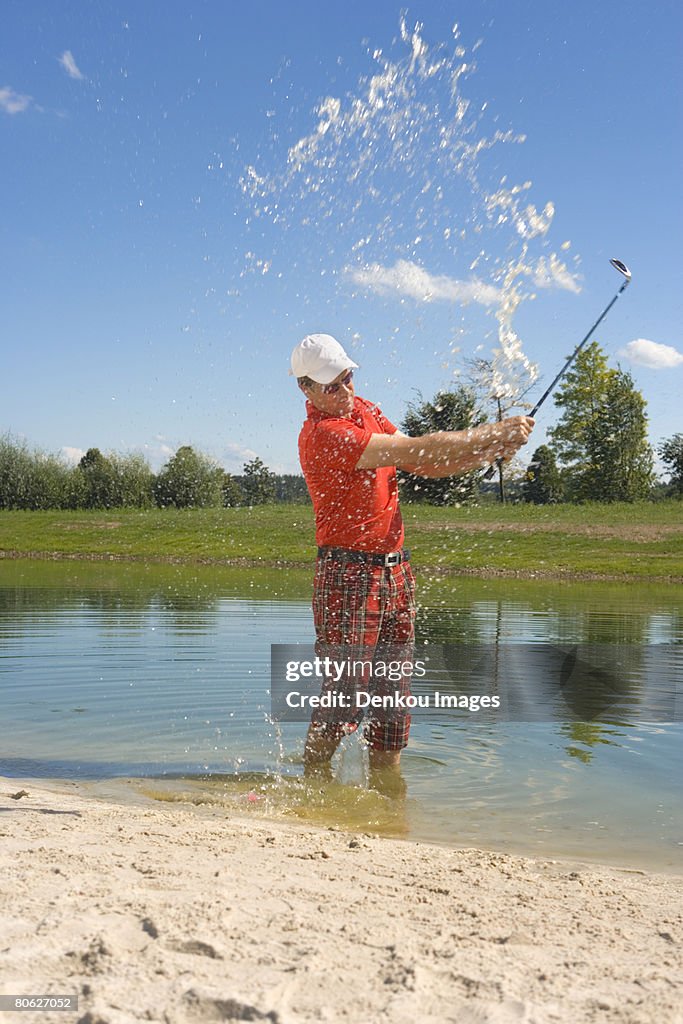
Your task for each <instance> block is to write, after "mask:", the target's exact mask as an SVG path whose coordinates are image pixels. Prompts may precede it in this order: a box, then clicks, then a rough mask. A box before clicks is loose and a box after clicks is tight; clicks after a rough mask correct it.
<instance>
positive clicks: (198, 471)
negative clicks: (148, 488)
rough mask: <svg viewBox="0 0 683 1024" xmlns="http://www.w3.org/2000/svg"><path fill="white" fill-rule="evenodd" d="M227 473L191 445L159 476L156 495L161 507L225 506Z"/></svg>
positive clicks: (164, 468)
mask: <svg viewBox="0 0 683 1024" xmlns="http://www.w3.org/2000/svg"><path fill="white" fill-rule="evenodd" d="M223 475H224V474H223V470H222V469H221V468H220V466H218V465H217V464H216V463H215V462H213V460H212V459H209V458H208V457H207V456H206V455H202V454H201V453H199V452H196V451H195V450H194V449H193V448H191V447H190V445H184V446H183V447H182V448H179V449H178V451H177V452H176V453H175V455H173V456H172V457H171V458H170V459H169V460H168V462H167V463H166V465H165V466H164V467H163V469H162V470H161V472H160V473H159V475H158V477H157V479H156V481H155V485H154V495H155V498H156V502H157V504H158V505H161V506H162V507H165V506H167V505H174V506H175V507H176V508H208V507H210V506H220V505H222V503H223Z"/></svg>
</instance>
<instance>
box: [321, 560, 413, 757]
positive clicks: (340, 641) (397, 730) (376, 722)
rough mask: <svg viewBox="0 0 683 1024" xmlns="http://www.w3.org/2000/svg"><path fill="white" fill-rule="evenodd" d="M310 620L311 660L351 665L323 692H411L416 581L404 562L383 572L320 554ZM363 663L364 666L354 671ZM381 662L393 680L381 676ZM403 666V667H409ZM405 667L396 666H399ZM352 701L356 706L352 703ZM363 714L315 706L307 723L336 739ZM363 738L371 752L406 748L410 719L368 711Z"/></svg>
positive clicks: (395, 712)
mask: <svg viewBox="0 0 683 1024" xmlns="http://www.w3.org/2000/svg"><path fill="white" fill-rule="evenodd" d="M313 621H314V624H315V632H316V655H317V656H318V657H320V658H324V657H331V658H333V659H334V660H335V661H336V662H337V663H338V664H339V663H341V662H342V661H344V662H346V660H347V659H349V661H351V662H355V663H356V667H355V668H354V670H353V671H350V672H349V673H347V675H346V677H345V678H344V679H342V680H341V681H340V680H338V679H332V678H326V679H325V680H324V681H323V686H322V690H321V692H322V693H324V692H325V691H329V690H335V691H339V690H340V688H343V690H344V692H348V693H351V694H355V693H357V692H359V691H361V692H364V693H369V694H370V695H373V696H377V695H380V696H381V695H382V694H386V693H389V694H391V695H393V694H394V693H396V692H398V693H399V694H400V695H401V696H402V697H406V696H408V695H409V694H410V680H411V672H410V670H409V669H410V665H411V664H412V659H413V650H414V640H415V580H414V577H413V573H412V570H411V568H410V563H409V562H407V561H406V562H402V563H401V564H400V565H395V566H391V567H386V568H385V567H384V566H379V565H369V564H367V563H365V562H347V561H344V560H343V558H330V557H320V558H318V561H317V564H316V573H315V581H314V585H313ZM360 661H362V662H363V665H364V666H365V668H361V669H359V668H358V662H360ZM380 661H381V662H382V663H383V665H382V667H383V668H384V670H385V671H386V667H387V665H391V666H392V675H391V677H390V678H388V677H387V676H386V675H385V676H382V677H380V678H378V675H377V671H376V669H377V666H378V663H379V662H380ZM405 662H408V663H409V665H408V670H406V667H405ZM399 665H400V666H402V667H401V668H400V669H398V666H399ZM355 703H356V702H355V700H354V701H353V704H354V705H355ZM365 714H366V712H365V711H364V710H363V709H362V708H361V709H355V707H354V708H353V709H351V710H349V709H343V708H342V709H340V708H334V707H333V708H319V709H316V710H315V711H314V713H313V715H312V718H311V725H312V726H315V727H318V728H319V729H320V730H324V731H325V733H326V734H328V735H329V734H330V732H331V731H332V732H333V734H334V735H336V736H338V738H339V739H341V738H342V737H343V736H345V735H348V734H349V733H351V732H355V731H356V729H357V728H358V725H359V723H360V721H361V720H362V719H363V717H364V715H365ZM369 715H370V717H369V718H367V719H366V721H365V724H364V730H363V732H364V736H365V739H366V741H367V743H368V745H369V746H370V747H371V748H372V749H373V750H382V751H398V750H402V749H403V747H405V746H406V745H407V743H408V733H409V731H410V714H409V712H408V711H407V710H401V709H399V710H391V711H390V712H387V711H381V710H379V711H378V710H377V709H376V708H373V709H372V710H369Z"/></svg>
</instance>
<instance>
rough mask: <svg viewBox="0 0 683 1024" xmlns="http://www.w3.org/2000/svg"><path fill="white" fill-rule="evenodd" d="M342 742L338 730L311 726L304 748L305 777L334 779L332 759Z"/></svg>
mask: <svg viewBox="0 0 683 1024" xmlns="http://www.w3.org/2000/svg"><path fill="white" fill-rule="evenodd" d="M340 742H341V736H340V735H339V734H338V733H337V731H336V730H331V729H330V730H326V729H324V728H322V729H321V728H320V726H315V725H310V726H309V727H308V735H307V736H306V746H305V748H304V775H305V776H307V777H310V776H317V777H320V778H324V779H326V780H327V779H331V778H332V764H331V762H332V757H333V756H334V752H335V750H336V749H337V747H338V746H339V744H340Z"/></svg>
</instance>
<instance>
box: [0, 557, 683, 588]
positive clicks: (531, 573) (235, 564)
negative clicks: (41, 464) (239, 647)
mask: <svg viewBox="0 0 683 1024" xmlns="http://www.w3.org/2000/svg"><path fill="white" fill-rule="evenodd" d="M22 559H27V560H29V561H36V562H40V561H44V562H116V563H133V564H138V565H141V564H142V565H145V564H148V565H184V566H193V565H196V566H200V565H201V566H216V567H220V566H224V567H227V568H236V569H285V570H287V569H302V570H309V571H311V572H312V571H313V570H314V568H315V561H314V560H313V559H312V560H310V561H291V560H288V559H279V560H278V559H276V560H269V559H265V558H213V557H206V556H204V557H201V556H200V557H192V556H190V555H125V554H121V553H116V554H114V553H106V552H81V553H76V552H71V551H15V550H8V549H3V550H0V562H1V561H3V560H6V561H13V562H16V561H21V560H22ZM419 571H420V572H421V573H425V574H429V575H431V576H434V577H440V578H441V577H448V576H453V577H459V576H463V577H468V578H474V579H484V580H490V579H517V580H548V581H551V582H552V581H553V580H557V581H564V582H575V583H665V584H672V585H675V584H681V583H683V576H678V575H637V574H634V573H598V572H574V571H573V570H560V571H553V570H550V569H496V568H494V567H493V566H490V567H481V568H477V569H474V568H464V567H458V568H449V567H444V566H437V565H427V564H426V563H425V564H422V563H421V564H420V565H419Z"/></svg>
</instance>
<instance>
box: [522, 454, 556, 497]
mask: <svg viewBox="0 0 683 1024" xmlns="http://www.w3.org/2000/svg"><path fill="white" fill-rule="evenodd" d="M563 490H564V489H563V486H562V477H561V476H560V472H559V470H558V468H557V463H556V462H555V456H554V455H553V452H552V450H551V449H550V448H549V447H548V445H547V444H542V445H540V447H539V448H537V449H536V451H535V452H534V454H533V455H532V456H531V462H530V463H529V466H528V468H527V471H526V476H525V479H524V483H523V485H522V494H523V497H524V500H525V501H529V502H533V504H534V505H554V504H556V503H557V502H559V501H562V496H563Z"/></svg>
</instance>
